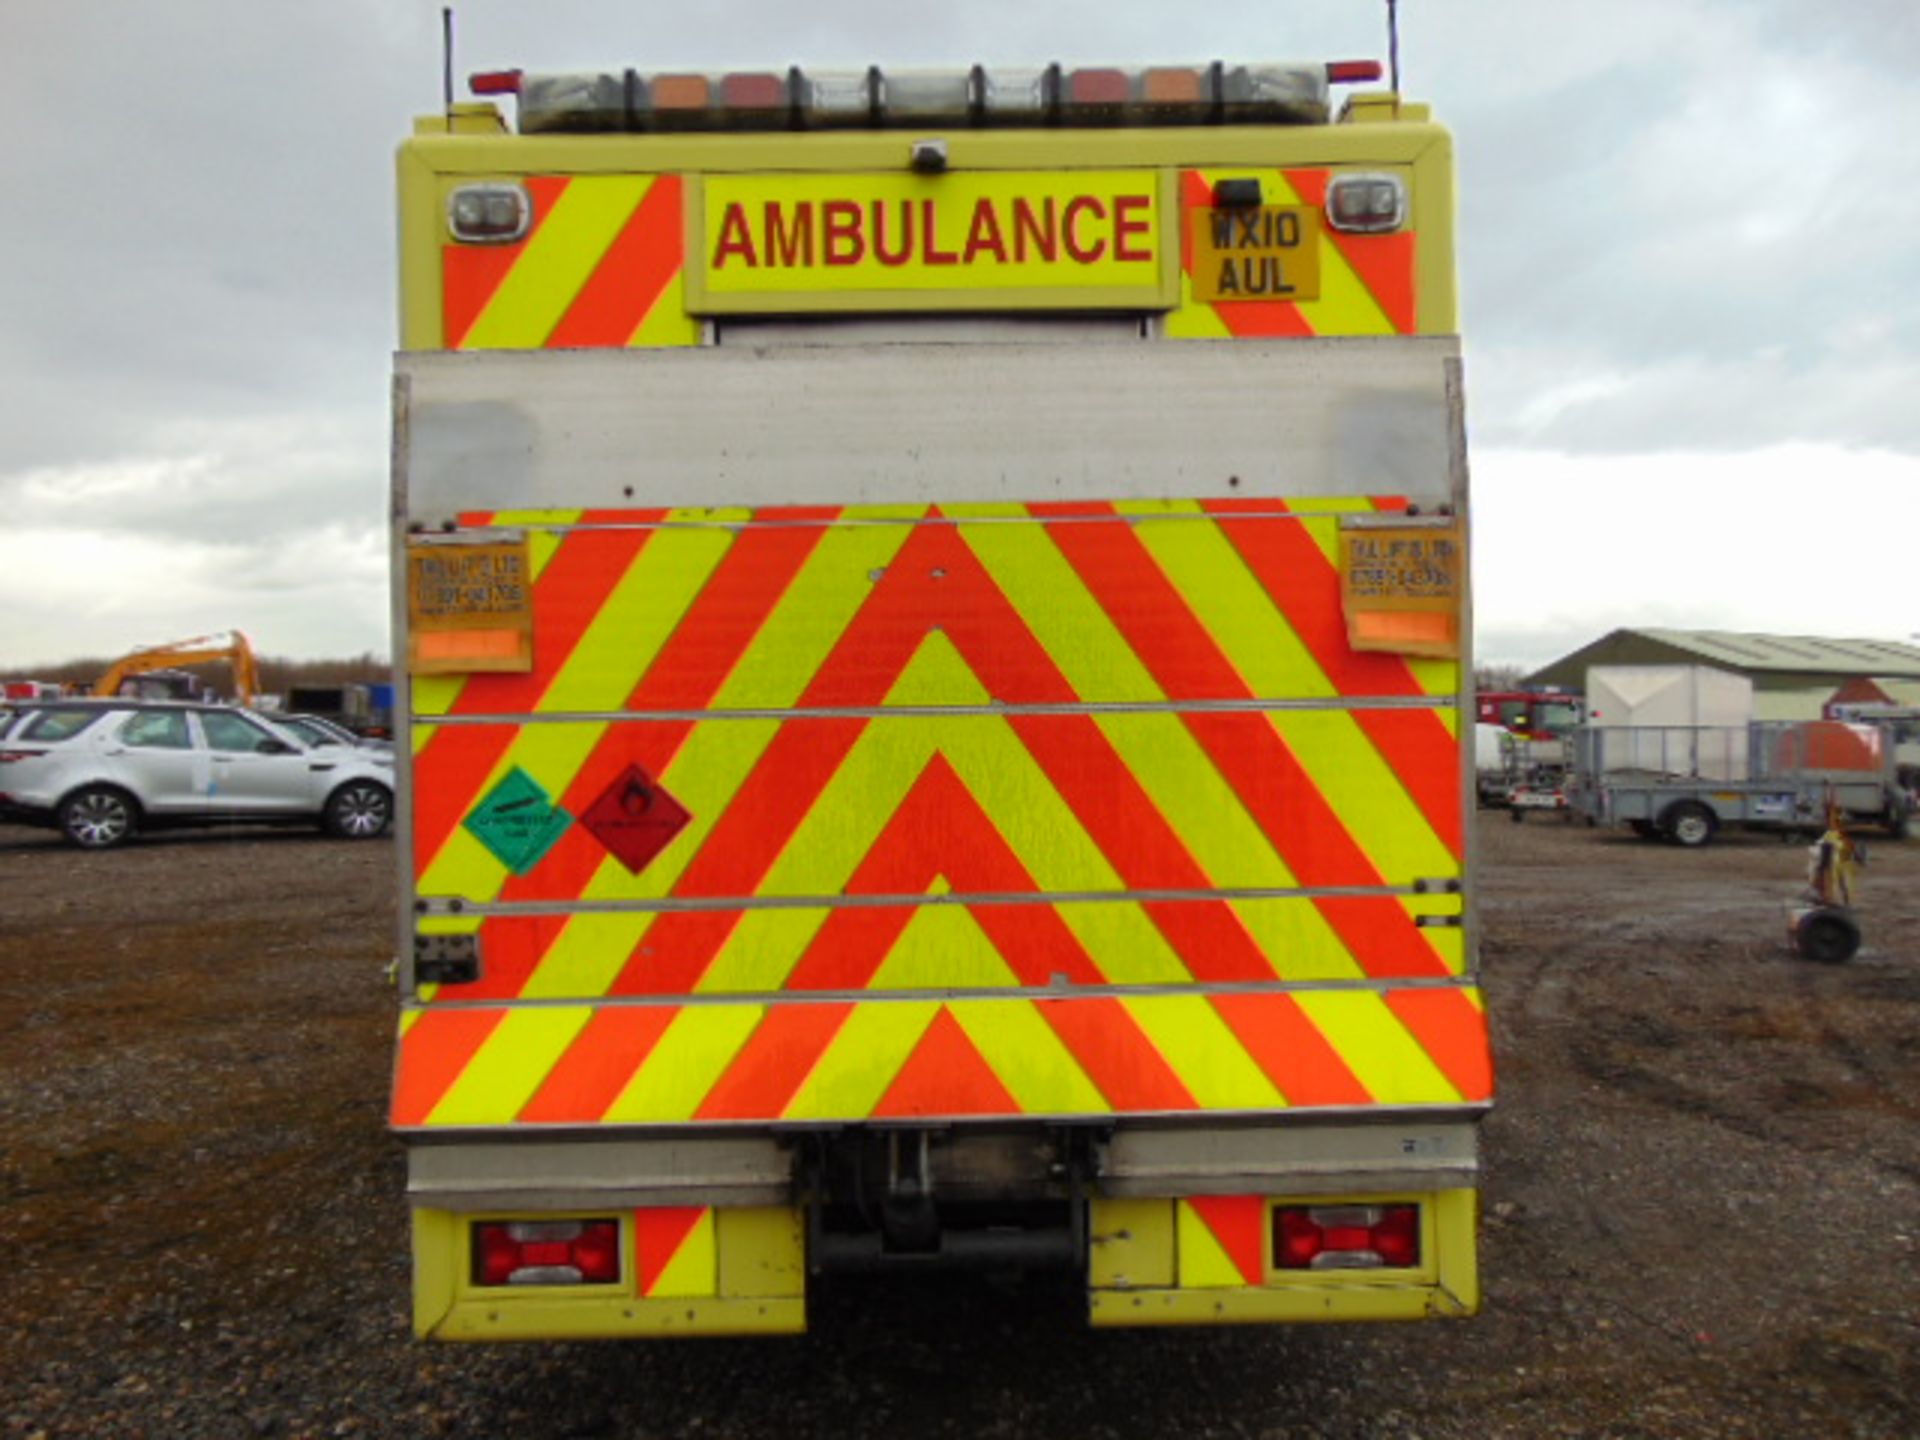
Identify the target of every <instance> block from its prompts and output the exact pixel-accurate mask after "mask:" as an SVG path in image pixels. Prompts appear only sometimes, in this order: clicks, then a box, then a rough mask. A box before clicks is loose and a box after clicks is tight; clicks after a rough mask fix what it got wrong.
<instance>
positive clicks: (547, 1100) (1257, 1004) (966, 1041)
mask: <svg viewBox="0 0 1920 1440" xmlns="http://www.w3.org/2000/svg"><path fill="white" fill-rule="evenodd" d="M1410 1002H1411V1003H1410ZM1469 1037H1471V1038H1469ZM1491 1088H1492V1069H1491V1063H1490V1061H1489V1059H1488V1055H1487V1048H1486V1032H1485V1027H1484V1024H1483V1023H1482V1018H1481V1012H1480V1009H1479V1005H1478V1000H1477V996H1475V995H1474V994H1473V993H1472V992H1470V991H1467V990H1464V989H1460V988H1452V987H1447V988H1431V989H1401V990H1392V989H1389V990H1385V991H1376V990H1369V989H1358V988H1356V989H1339V990H1309V991H1298V992H1293V993H1288V994H1274V993H1268V994H1241V995H1223V996H1213V997H1209V996H1205V995H1194V994H1145V995H1134V996H1124V997H1115V996H1088V997H1076V998H1066V999H1057V1000H1054V999H1046V1000H1036V999H1028V998H1013V997H997V998H987V999H973V1000H960V999H954V1000H946V1001H941V1000H917V999H874V1000H862V1001H848V1002H842V1001H825V1002H819V1003H805V1002H796V1001H785V1002H780V1003H775V1004H758V1003H749V1002H745V1001H741V1002H734V1003H726V1004H714V1003H706V1004H626V1005H598V1006H596V1005H592V1004H577V1005H543V1006H534V1007H515V1006H497V1007H473V1008H462V1009H430V1010H428V1011H425V1012H423V1013H419V1015H418V1018H417V1020H416V1021H415V1023H413V1024H412V1025H410V1026H408V1027H406V1029H405V1030H404V1033H403V1035H402V1038H401V1043H400V1054H399V1063H398V1069H397V1073H396V1078H395V1085H394V1099H393V1111H392V1122H393V1124H394V1125H395V1126H397V1127H399V1128H402V1129H416V1128H438V1127H472V1126H485V1127H502V1126H579V1125H606V1124H627V1125H644V1124H669V1123H684V1122H703V1123H714V1124H720V1123H727V1122H736V1121H760V1122H765V1121H798V1122H826V1121H853V1120H866V1119H876V1118H923V1119H959V1118H966V1117H981V1116H988V1117H993V1116H1022V1115H1024V1116H1066V1115H1110V1114H1121V1113H1127V1114H1142V1113H1151V1114H1181V1113H1189V1114H1191V1113H1194V1112H1197V1111H1214V1112H1218V1111H1229V1112H1232V1111H1248V1112H1252V1111H1261V1112H1265V1111H1271V1110H1276V1109H1282V1108H1288V1107H1314V1106H1361V1105H1390V1106H1396V1107H1402V1106H1419V1105H1459V1104H1462V1103H1479V1102H1483V1101H1485V1100H1487V1099H1488V1098H1489V1096H1490V1094H1491ZM1216 1218H1217V1217H1216ZM662 1223H663V1224H664V1223H665V1222H664V1221H663V1222H662ZM1216 1233H1217V1232H1216ZM1222 1243H1226V1242H1225V1241H1223V1242H1222ZM673 1253H675V1254H676V1255H677V1254H678V1253H679V1251H678V1250H677V1249H676V1250H674V1252H673ZM1229 1253H1231V1250H1230V1252H1229ZM673 1263H678V1262H677V1261H675V1262H673ZM695 1263H696V1262H694V1261H691V1260H689V1261H687V1262H686V1265H687V1266H689V1267H694V1266H695ZM670 1269H671V1265H669V1266H668V1267H667V1268H665V1269H662V1270H661V1271H660V1273H661V1274H663V1275H664V1274H667V1273H668V1272H669V1270H670Z"/></svg>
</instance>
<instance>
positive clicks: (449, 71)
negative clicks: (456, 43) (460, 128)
mask: <svg viewBox="0 0 1920 1440" xmlns="http://www.w3.org/2000/svg"><path fill="white" fill-rule="evenodd" d="M440 98H441V101H442V105H443V113H444V114H445V115H446V117H447V125H448V127H449V128H451V127H452V125H453V7H452V6H451V5H443V6H441V7H440Z"/></svg>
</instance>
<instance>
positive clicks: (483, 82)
mask: <svg viewBox="0 0 1920 1440" xmlns="http://www.w3.org/2000/svg"><path fill="white" fill-rule="evenodd" d="M467 88H468V89H470V90H471V91H473V93H474V94H476V95H518V94H519V93H520V72H519V71H518V70H482V71H481V72H480V73H479V74H477V75H469V76H468V77H467Z"/></svg>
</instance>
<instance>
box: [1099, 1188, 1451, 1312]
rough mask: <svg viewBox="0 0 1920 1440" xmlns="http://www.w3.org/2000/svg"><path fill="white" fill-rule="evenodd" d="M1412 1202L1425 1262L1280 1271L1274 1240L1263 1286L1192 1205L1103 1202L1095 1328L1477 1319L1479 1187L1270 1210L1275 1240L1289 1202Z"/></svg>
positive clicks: (1281, 1200) (1278, 1202) (1278, 1200)
mask: <svg viewBox="0 0 1920 1440" xmlns="http://www.w3.org/2000/svg"><path fill="white" fill-rule="evenodd" d="M1406 1203H1413V1204H1418V1205H1419V1206H1420V1207H1421V1251H1420V1253H1421V1263H1420V1264H1419V1265H1418V1266H1416V1267H1410V1268H1407V1269H1382V1270H1372V1271H1370V1270H1284V1271H1283V1270H1278V1269H1275V1268H1274V1266H1273V1258H1272V1254H1271V1247H1270V1244H1266V1245H1264V1248H1263V1254H1264V1257H1265V1266H1266V1270H1265V1276H1264V1280H1263V1283H1261V1284H1259V1285H1248V1284H1246V1283H1245V1282H1244V1280H1243V1279H1242V1278H1241V1277H1240V1276H1239V1274H1238V1272H1237V1270H1236V1269H1235V1267H1234V1265H1233V1263H1232V1261H1231V1260H1230V1259H1228V1257H1227V1255H1226V1253H1225V1251H1224V1250H1223V1249H1222V1247H1221V1245H1220V1243H1219V1241H1217V1240H1216V1239H1215V1238H1214V1236H1213V1235H1212V1233H1211V1232H1210V1231H1209V1230H1208V1229H1207V1227H1206V1225H1205V1224H1204V1223H1202V1222H1201V1220H1200V1218H1199V1216H1198V1214H1197V1213H1196V1211H1195V1209H1194V1207H1193V1205H1192V1204H1191V1203H1189V1202H1187V1201H1184V1200H1179V1199H1171V1198H1170V1199H1139V1200H1135V1199H1127V1200H1105V1199H1095V1200H1094V1201H1093V1202H1092V1210H1091V1214H1090V1218H1089V1223H1088V1233H1089V1236H1090V1237H1091V1240H1092V1247H1091V1258H1090V1262H1089V1267H1088V1287H1089V1289H1088V1305H1089V1314H1090V1317H1091V1320H1092V1323H1093V1324H1095V1325H1098V1326H1120V1325H1233V1324H1242V1323H1249V1322H1259V1321H1290V1322H1303V1321H1327V1320H1417V1319H1422V1318H1425V1317H1427V1316H1440V1315H1471V1314H1474V1313H1475V1312H1476V1311H1477V1310H1478V1309H1479V1308H1480V1280H1479V1269H1478V1263H1477V1260H1476V1256H1475V1250H1476V1229H1477V1227H1478V1223H1479V1206H1480V1197H1479V1192H1477V1191H1474V1190H1441V1191H1436V1192H1433V1193H1429V1194H1396V1195H1367V1196H1352V1197H1346V1196H1330V1195H1301V1196H1276V1197H1272V1198H1270V1199H1268V1200H1267V1201H1265V1203H1264V1210H1263V1215H1262V1229H1263V1235H1264V1234H1265V1233H1266V1232H1269V1231H1270V1229H1271V1224H1272V1212H1273V1210H1274V1209H1275V1208H1276V1207H1278V1206H1283V1205H1342V1204H1366V1205H1392V1204H1406ZM1176 1276H1177V1277H1178V1279H1177V1283H1176V1279H1175V1277H1176Z"/></svg>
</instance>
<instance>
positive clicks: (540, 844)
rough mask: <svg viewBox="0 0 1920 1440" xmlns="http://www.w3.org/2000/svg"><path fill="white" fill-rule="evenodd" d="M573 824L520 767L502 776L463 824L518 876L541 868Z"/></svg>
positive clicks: (569, 816)
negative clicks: (540, 865) (543, 857)
mask: <svg viewBox="0 0 1920 1440" xmlns="http://www.w3.org/2000/svg"><path fill="white" fill-rule="evenodd" d="M572 823H573V817H572V816H571V815H569V814H568V813H567V812H566V811H564V810H562V809H561V808H560V807H559V806H558V805H556V804H554V803H553V801H552V799H551V798H550V797H549V796H548V795H547V792H546V791H545V790H543V789H541V788H540V782H539V781H538V780H535V779H534V778H533V777H532V776H531V775H529V774H527V772H526V771H524V770H522V769H521V768H520V767H519V766H518V765H516V766H514V767H513V769H511V770H509V771H508V772H507V773H506V774H505V775H503V776H501V777H500V783H499V784H498V785H496V786H494V787H493V789H491V790H489V791H488V792H487V796H486V798H485V799H484V800H482V801H481V802H480V803H479V804H478V805H477V806H475V807H474V811H473V813H472V814H471V815H469V816H467V818H466V819H465V820H464V821H462V822H461V824H462V825H464V826H465V827H466V831H467V833H468V834H469V835H471V836H473V838H474V839H476V840H478V841H479V842H480V843H481V844H482V845H484V846H486V847H487V849H489V850H491V851H492V852H493V855H494V858H495V859H497V860H498V861H499V862H500V863H501V864H502V865H504V866H506V867H507V868H508V869H509V870H511V871H513V873H514V874H516V875H524V874H526V873H527V872H528V871H529V870H531V869H532V868H533V867H534V866H536V865H538V864H539V863H540V859H541V857H542V856H544V855H545V854H546V853H547V851H549V850H551V849H552V848H553V842H554V841H556V840H558V839H559V838H560V836H561V835H562V833H564V832H565V830H566V828H567V826H569V825H571V824H572Z"/></svg>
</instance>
